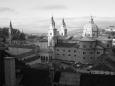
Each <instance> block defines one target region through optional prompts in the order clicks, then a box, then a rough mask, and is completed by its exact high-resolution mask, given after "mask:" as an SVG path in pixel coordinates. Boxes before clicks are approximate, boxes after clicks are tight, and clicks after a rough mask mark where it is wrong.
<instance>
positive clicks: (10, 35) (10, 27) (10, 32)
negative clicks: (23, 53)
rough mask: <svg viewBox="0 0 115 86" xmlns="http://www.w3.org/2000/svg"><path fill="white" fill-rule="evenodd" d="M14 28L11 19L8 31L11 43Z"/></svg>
mask: <svg viewBox="0 0 115 86" xmlns="http://www.w3.org/2000/svg"><path fill="white" fill-rule="evenodd" d="M12 29H13V27H12V23H11V21H10V26H9V30H8V32H9V44H11V41H12Z"/></svg>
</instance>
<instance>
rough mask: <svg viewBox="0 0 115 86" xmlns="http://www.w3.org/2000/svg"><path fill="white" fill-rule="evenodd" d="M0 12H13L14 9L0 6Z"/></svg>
mask: <svg viewBox="0 0 115 86" xmlns="http://www.w3.org/2000/svg"><path fill="white" fill-rule="evenodd" d="M0 12H1V13H3V12H15V10H14V9H11V8H8V7H0Z"/></svg>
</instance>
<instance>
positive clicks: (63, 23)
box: [62, 18, 66, 27]
mask: <svg viewBox="0 0 115 86" xmlns="http://www.w3.org/2000/svg"><path fill="white" fill-rule="evenodd" d="M62 25H63V27H66V23H65V21H64V18H63V19H62Z"/></svg>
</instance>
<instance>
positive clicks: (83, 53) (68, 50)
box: [63, 50, 100, 54]
mask: <svg viewBox="0 0 115 86" xmlns="http://www.w3.org/2000/svg"><path fill="white" fill-rule="evenodd" d="M63 51H64V52H65V50H63ZM68 52H71V51H70V50H68ZM74 52H76V50H74ZM83 54H86V52H83ZM89 54H94V52H89ZM97 54H100V52H97Z"/></svg>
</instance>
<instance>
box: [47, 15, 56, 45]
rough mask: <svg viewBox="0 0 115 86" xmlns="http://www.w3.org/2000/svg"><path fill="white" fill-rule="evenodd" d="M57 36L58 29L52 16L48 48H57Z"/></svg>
mask: <svg viewBox="0 0 115 86" xmlns="http://www.w3.org/2000/svg"><path fill="white" fill-rule="evenodd" d="M56 36H57V29H56V27H55V21H54V19H53V16H52V17H51V24H50V28H49V30H48V46H55V43H56Z"/></svg>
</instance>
